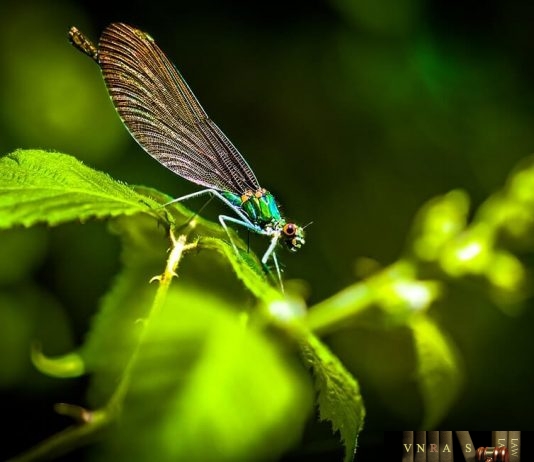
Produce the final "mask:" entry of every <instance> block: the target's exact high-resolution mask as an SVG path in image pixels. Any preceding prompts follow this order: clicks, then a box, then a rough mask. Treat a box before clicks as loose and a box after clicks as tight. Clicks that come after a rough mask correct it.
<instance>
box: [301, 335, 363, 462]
mask: <svg viewBox="0 0 534 462" xmlns="http://www.w3.org/2000/svg"><path fill="white" fill-rule="evenodd" d="M302 353H303V358H304V361H305V363H306V364H307V365H308V367H309V368H310V369H311V371H312V373H313V376H314V378H315V388H316V390H317V394H318V397H317V403H318V407H319V415H320V418H321V420H328V421H329V422H330V423H331V425H332V429H333V430H334V431H339V433H340V435H341V440H342V441H343V444H344V446H345V461H346V462H349V461H351V460H352V459H353V456H354V453H355V452H356V450H357V442H358V435H359V433H360V431H361V430H362V429H363V422H364V418H365V407H364V405H363V400H362V397H361V395H360V387H359V385H358V383H357V382H356V380H355V379H354V377H352V375H351V374H350V373H349V372H348V371H347V370H346V369H345V367H344V366H343V364H342V363H341V362H340V361H339V359H338V358H337V357H336V356H335V355H334V354H333V353H332V352H331V351H330V350H329V349H328V348H327V347H326V346H325V345H324V344H323V343H322V342H321V341H320V340H319V339H318V338H317V337H315V336H314V335H313V334H311V333H310V334H308V336H307V337H306V339H305V343H304V344H303V345H302Z"/></svg>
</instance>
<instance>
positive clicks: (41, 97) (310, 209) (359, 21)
mask: <svg viewBox="0 0 534 462" xmlns="http://www.w3.org/2000/svg"><path fill="white" fill-rule="evenodd" d="M533 8H534V6H533V5H532V4H529V3H528V2H523V1H510V2H498V1H489V2H484V3H483V4H482V3H480V2H475V1H467V2H445V1H429V2H420V1H416V0H401V1H396V0H378V1H377V0H366V1H350V0H331V1H295V2H282V1H271V2H231V1H201V2H181V1H176V2H167V1H165V2H160V1H151V2H146V1H131V2H128V3H127V4H122V3H119V2H116V3H111V2H103V1H92V2H85V1H82V2H80V1H66V0H65V1H47V2H36V1H35V2H32V1H29V2H23V3H21V2H11V1H5V0H4V1H3V2H2V3H1V5H0V63H1V72H0V101H1V103H0V152H1V153H8V152H11V151H13V150H14V149H16V148H43V149H51V150H57V151H60V152H65V153H68V154H71V155H74V156H76V157H77V158H79V159H82V160H83V161H84V162H85V163H87V164H88V165H90V166H92V167H94V168H98V169H101V170H104V171H107V172H109V173H110V174H111V175H112V176H113V177H114V178H117V179H120V180H123V181H126V182H128V183H133V184H145V185H148V186H152V187H155V188H157V189H159V190H161V191H164V192H167V193H168V194H170V195H172V196H180V195H182V194H185V193H188V192H192V191H195V190H196V189H197V188H196V186H195V185H192V184H190V183H188V182H186V181H183V180H181V179H180V178H176V177H175V176H174V175H172V174H171V173H170V172H167V171H166V170H165V169H164V168H162V167H161V166H160V165H158V164H157V163H156V162H155V161H153V160H152V159H151V158H150V157H149V156H147V155H146V154H144V153H143V152H142V151H141V149H140V148H138V147H137V145H136V144H135V142H134V141H133V140H132V139H131V138H130V137H129V135H128V133H127V131H126V130H125V129H124V128H123V127H122V125H121V123H120V121H119V119H118V117H117V116H116V114H115V112H114V110H113V108H112V105H111V103H110V101H109V99H108V97H107V94H106V91H105V89H104V84H103V82H102V79H101V78H100V75H99V71H98V68H97V66H95V65H94V63H92V62H91V60H89V59H87V58H86V57H84V56H83V55H81V54H80V53H78V52H77V51H76V50H74V49H73V48H72V47H71V46H70V45H69V43H68V41H67V30H68V28H69V27H70V26H72V25H76V26H77V27H78V28H79V29H81V30H82V31H84V32H85V33H86V34H87V35H88V36H89V37H92V38H93V39H94V40H95V41H97V39H98V36H99V34H100V32H101V30H102V29H103V28H104V27H105V26H106V25H107V24H109V23H110V22H114V21H122V22H127V23H130V24H132V25H135V26H137V27H139V28H140V29H142V30H145V31H147V32H149V33H150V34H151V35H152V36H153V37H154V38H155V39H156V41H157V43H158V44H159V46H160V47H161V48H162V49H163V50H164V51H165V52H166V54H167V55H168V56H169V57H170V59H171V60H172V61H173V62H174V63H175V64H176V65H177V67H178V68H179V69H180V71H181V72H182V74H183V75H184V76H185V78H186V79H187V81H188V83H189V84H190V86H191V87H192V88H193V91H194V92H195V94H196V95H197V97H198V98H199V100H200V102H201V103H202V105H203V106H204V108H205V109H206V111H207V112H208V114H210V116H211V117H212V118H213V119H214V120H215V121H216V122H217V124H218V125H219V126H220V127H221V128H222V129H223V130H224V132H225V133H226V134H227V135H228V137H229V138H230V139H231V140H232V141H233V142H234V144H235V145H236V146H237V147H238V149H239V150H240V151H241V153H242V154H243V155H244V156H245V158H246V159H247V161H248V162H249V163H250V164H251V166H252V167H253V169H254V171H255V173H256V175H257V177H258V178H259V180H260V182H261V183H262V185H263V186H264V187H267V188H268V189H270V190H271V191H272V192H273V193H275V194H276V196H277V198H278V199H279V201H280V202H281V204H282V207H283V212H284V214H285V215H286V216H287V217H289V218H291V219H293V220H295V221H296V222H298V223H301V224H306V223H308V222H310V221H313V224H312V225H311V226H310V227H309V228H307V244H306V246H305V247H304V248H303V249H302V250H301V251H300V252H299V253H298V254H295V255H287V254H286V255H282V256H281V257H280V258H281V260H282V261H283V263H284V265H285V274H286V277H287V278H295V279H299V280H302V281H303V284H304V285H305V286H306V287H307V292H308V303H309V304H310V305H313V304H314V303H316V302H318V301H320V300H322V299H324V298H325V297H327V296H329V295H332V294H334V293H335V292H337V291H338V290H341V289H342V288H343V287H345V286H347V285H349V284H351V283H353V282H354V281H356V280H357V270H356V268H357V264H356V262H357V258H358V257H367V258H370V259H373V260H376V261H377V262H379V263H380V264H381V265H387V264H389V263H392V262H394V261H395V260H397V259H398V258H399V256H400V255H401V253H402V251H403V248H404V245H405V242H406V239H407V235H408V233H409V230H410V226H411V223H412V220H413V217H414V215H415V213H416V211H417V210H418V209H419V208H420V207H421V205H422V204H423V203H424V202H425V201H427V200H428V199H430V198H432V197H434V196H436V195H440V194H443V193H446V192H448V191H450V190H452V189H455V188H462V189H464V190H466V191H467V192H468V194H469V195H470V197H471V198H472V202H473V207H476V206H477V204H479V203H481V202H482V201H483V200H484V199H485V198H486V197H487V196H488V195H489V194H490V193H492V192H493V191H495V190H496V189H498V188H499V187H501V186H502V185H503V183H504V181H505V179H506V177H507V175H508V173H509V172H510V170H511V169H512V168H513V167H514V166H515V165H516V164H517V162H518V161H519V160H520V159H522V158H524V157H526V156H527V155H529V154H531V153H532V152H533V148H534V131H533V130H532V127H534V107H533V102H534V89H533V88H534V87H533V78H534V67H533V64H532V63H533V60H532V54H533V51H534V28H532V23H533V22H532V21H533V19H534V11H533ZM210 210H211V212H210V211H208V215H209V213H212V216H216V214H217V211H218V209H217V207H216V206H213V207H211V208H210ZM259 244H261V245H263V242H262V241H261V240H260V241H259ZM117 252H118V244H117V242H116V241H115V240H114V239H113V238H112V237H110V236H108V234H107V233H106V230H105V228H104V227H103V226H102V225H100V224H98V223H96V224H95V223H89V224H86V225H85V226H83V227H80V226H75V225H69V226H62V227H60V228H57V229H54V230H52V231H51V232H48V231H47V230H45V229H41V228H39V229H34V230H31V231H27V232H21V233H6V234H5V235H4V236H3V238H2V242H0V256H2V257H3V258H1V262H0V266H1V268H0V284H1V286H0V289H2V290H1V292H0V297H1V298H0V317H1V318H0V322H1V325H2V326H6V327H2V330H3V331H4V330H5V332H3V333H5V335H4V336H3V338H2V340H0V357H1V359H0V361H2V362H3V364H2V369H1V370H2V372H0V387H1V388H0V392H1V393H2V400H1V402H0V412H2V415H3V416H5V418H7V419H8V420H9V421H10V426H11V427H12V432H10V434H9V437H8V438H7V439H6V440H5V441H4V442H3V447H2V448H1V450H0V456H2V455H3V454H13V453H15V452H17V451H18V450H19V449H21V448H26V447H28V446H29V445H30V444H33V443H35V442H37V441H39V440H40V439H41V438H42V437H44V436H46V435H49V434H50V433H51V432H52V431H53V430H54V429H55V428H62V427H63V426H64V425H66V423H67V422H66V421H65V420H62V419H61V418H58V417H57V418H56V417H53V416H52V413H51V411H50V410H51V405H52V403H54V402H57V401H66V402H80V401H81V400H82V399H83V398H80V396H83V391H84V389H85V385H84V383H80V382H76V383H75V384H73V383H71V382H58V381H57V380H52V379H46V378H43V377H41V376H40V375H38V374H37V373H36V372H34V371H33V369H32V367H31V365H30V364H29V361H28V359H27V352H28V345H29V342H30V341H31V340H32V339H33V338H36V337H37V338H42V339H45V340H44V341H47V342H48V343H46V344H47V351H48V352H50V354H54V353H57V354H59V353H65V352H67V351H69V350H70V349H72V348H73V347H74V346H75V345H78V344H79V343H80V342H81V341H82V339H83V335H84V333H85V332H86V330H87V325H88V322H89V320H90V318H91V316H92V314H93V313H94V312H95V306H96V303H97V302H98V300H99V297H100V296H101V295H102V294H103V293H105V291H106V289H107V287H108V284H109V280H110V277H111V275H112V274H114V272H116V271H117V269H118V260H117ZM525 258H526V259H527V260H528V258H529V256H528V254H527V256H526V257H525ZM73 268H76V271H74V270H73ZM80 271H81V272H82V273H83V275H84V277H80ZM30 276H31V277H33V279H34V280H35V281H36V282H35V285H34V286H31V287H32V288H31V289H28V287H29V286H28V285H27V280H28V278H29V277H30ZM4 289H5V290H4ZM26 299H27V300H29V301H31V300H34V299H35V300H36V299H38V300H39V306H38V307H36V306H34V307H33V308H27V307H26V308H23V306H26V305H27V306H33V305H32V304H31V303H30V302H28V303H27V304H26V305H24V304H23V303H22V302H21V300H22V301H24V300H26ZM530 304H531V303H530V302H529V301H527V302H525V304H524V308H525V309H524V310H523V311H522V312H521V313H520V314H518V315H517V316H515V317H513V316H509V315H507V314H505V313H503V312H502V311H500V310H499V307H498V306H496V304H495V303H493V302H492V301H491V299H489V298H488V297H485V294H484V293H482V291H478V290H477V289H476V288H475V289H472V288H471V287H467V288H466V287H463V286H462V287H456V288H455V289H453V290H452V291H451V293H450V294H449V295H448V298H447V299H446V301H445V302H444V303H443V305H442V306H440V307H438V308H437V309H436V315H435V316H436V319H438V320H439V322H440V323H441V325H442V326H443V328H444V329H445V330H446V331H447V332H448V335H450V337H451V339H452V340H453V341H454V342H455V343H456V345H457V346H458V348H459V351H460V352H461V356H462V358H463V360H464V362H465V364H464V368H465V371H466V381H465V393H463V394H462V397H461V399H460V400H459V402H458V403H457V405H456V407H455V408H453V409H452V410H451V413H450V415H449V416H448V417H447V418H446V419H445V421H444V422H442V425H441V426H442V427H455V428H458V427H459V426H462V425H463V426H464V427H469V428H475V429H480V430H487V429H488V428H496V427H503V426H514V427H515V428H521V429H526V428H528V427H531V426H532V424H531V422H532V418H531V415H532V412H533V411H534V405H533V400H532V399H531V397H530V395H531V393H530V390H531V389H532V386H533V385H534V376H533V372H532V371H533V368H532V367H531V366H532V361H533V352H534V341H533V336H532V335H531V326H532V321H533V316H532V314H531V311H532V310H529V309H528V308H529V305H530ZM19 305H20V309H19ZM343 335H345V337H347V336H349V337H350V336H353V335H355V333H354V332H352V331H350V330H348V331H346V332H344V333H343ZM378 338H379V340H380V342H381V343H386V344H387V342H389V341H390V339H389V338H387V337H378ZM327 340H329V341H330V342H331V344H332V345H333V346H334V349H335V351H336V353H338V354H339V355H340V356H341V357H342V359H343V360H344V361H345V362H346V363H347V364H348V365H349V367H350V369H351V371H352V372H353V373H354V375H355V376H356V377H358V379H359V380H360V383H361V385H362V392H363V395H364V399H366V406H367V409H368V419H367V427H366V431H365V432H364V434H363V435H362V438H361V453H360V454H361V458H360V460H362V461H366V460H376V459H371V458H369V457H372V454H375V450H376V449H377V448H379V447H381V445H382V437H381V431H382V430H384V429H398V430H402V429H406V428H415V426H416V425H417V422H418V421H419V418H420V414H419V411H420V410H419V409H418V408H417V406H416V405H414V412H413V413H409V412H406V407H404V408H403V410H402V412H400V411H399V409H390V408H388V406H386V405H384V403H383V401H382V397H381V396H380V392H377V391H376V389H375V388H374V386H373V380H371V379H370V378H369V377H366V375H365V374H362V373H359V371H358V365H359V364H360V362H359V361H369V362H374V361H376V359H375V356H374V350H373V349H372V348H369V347H368V348H366V349H365V350H363V351H362V350H359V349H357V348H356V347H355V346H354V344H351V343H350V342H349V343H347V342H346V341H345V342H339V341H338V340H339V339H337V338H335V336H334V337H332V338H329V339H327ZM336 345H338V346H337V348H336ZM351 345H352V346H351ZM376 348H377V349H378V348H380V345H376ZM394 350H395V351H396V354H398V355H402V351H403V350H402V348H399V349H397V348H395V349H394ZM362 358H363V359H362ZM392 360H395V358H392ZM379 367H381V368H387V367H388V364H387V361H385V363H381V364H380V366H379ZM386 376H387V374H386ZM399 400H404V396H401V395H399ZM314 432H317V435H319V436H317V441H318V443H317V447H318V448H319V449H317V451H318V453H319V454H325V453H326V454H336V451H339V450H340V449H339V447H338V446H337V442H336V439H335V438H330V436H329V434H328V427H326V426H325V427H321V426H319V427H318V428H314V429H312V430H310V434H311V435H314V434H315V433H314ZM321 445H322V446H321ZM325 448H326V449H325ZM321 451H324V452H321ZM295 457H297V456H295Z"/></svg>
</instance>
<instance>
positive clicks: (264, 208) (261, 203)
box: [221, 190, 285, 228]
mask: <svg viewBox="0 0 534 462" xmlns="http://www.w3.org/2000/svg"><path fill="white" fill-rule="evenodd" d="M221 194H222V195H223V196H224V197H225V198H226V199H228V200H229V201H230V203H231V204H232V205H233V206H235V207H239V208H240V209H241V210H242V211H243V213H244V214H245V215H246V216H247V217H248V218H249V219H250V221H251V222H252V223H254V224H255V225H257V226H259V227H260V228H263V227H264V226H265V225H268V224H273V223H277V224H280V223H282V224H283V223H285V220H284V219H283V218H282V215H280V211H279V210H278V205H277V203H276V199H275V198H274V196H273V195H272V194H271V193H270V192H267V191H265V190H263V191H262V190H258V191H256V192H255V193H253V192H252V191H249V192H247V193H245V194H243V195H242V196H238V195H237V194H234V193H231V192H228V191H221Z"/></svg>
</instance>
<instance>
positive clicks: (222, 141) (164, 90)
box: [69, 23, 304, 283]
mask: <svg viewBox="0 0 534 462" xmlns="http://www.w3.org/2000/svg"><path fill="white" fill-rule="evenodd" d="M69 37H70V40H71V42H72V43H73V45H74V46H75V47H76V48H78V49H79V50H81V51H82V52H83V53H85V54H86V55H88V56H90V57H91V58H92V59H93V60H94V61H96V62H97V64H98V65H99V66H100V69H101V70H102V75H103V77H104V80H105V82H106V86H107V88H108V91H109V94H110V96H111V100H112V101H113V104H114V105H115V108H116V110H117V112H118V113H119V115H120V117H121V119H122V121H123V122H124V124H125V125H126V127H127V128H128V130H129V131H130V133H131V135H132V136H133V137H134V138H135V140H136V141H137V142H138V143H139V144H140V145H141V147H142V148H143V149H144V150H145V151H146V152H147V153H148V154H150V155H151V156H152V157H153V158H154V159H156V160H157V161H158V162H160V163H161V164H162V165H164V166H165V167H167V168H168V169H169V170H171V171H172V172H174V173H176V174H177V175H179V176H181V177H183V178H186V179H188V180H189V181H192V182H193V183H196V184H198V185H200V186H204V187H205V188H207V189H203V190H201V191H197V192H195V193H192V194H188V195H186V196H183V197H179V198H177V199H174V200H173V201H172V202H179V201H183V200H186V199H191V198H193V197H197V196H201V195H205V194H208V195H211V196H214V197H217V198H218V199H220V200H221V201H222V202H224V203H225V204H226V205H228V206H229V207H230V208H231V209H232V210H233V211H234V212H235V214H236V217H230V216H227V215H220V216H219V221H220V223H221V225H222V227H223V228H224V230H225V231H226V233H227V235H228V238H229V240H230V242H231V244H232V246H233V248H234V250H235V251H236V253H237V247H236V245H235V243H234V242H233V240H232V238H231V236H230V233H229V231H228V227H227V223H234V224H237V225H241V226H243V227H245V228H246V229H248V230H250V231H252V232H255V233H258V234H262V235H264V236H267V237H269V238H270V244H269V247H268V248H267V250H266V251H265V253H264V255H263V257H262V259H261V261H262V264H263V265H265V266H267V263H268V261H269V259H272V261H273V263H274V266H275V268H276V272H277V275H278V279H279V281H280V283H281V282H282V279H281V274H280V266H279V264H278V259H277V257H276V248H277V246H278V244H279V243H283V244H284V245H285V247H286V248H288V249H289V250H290V251H292V252H294V251H296V250H298V249H299V248H300V247H301V246H302V245H303V244H304V229H303V227H302V226H299V225H296V224H295V223H291V222H288V221H286V219H285V218H284V217H283V216H282V214H281V213H280V210H279V207H278V204H277V202H276V200H275V198H274V196H273V195H272V194H271V193H270V192H268V191H267V190H266V189H264V188H262V187H261V186H260V184H259V183H258V180H257V179H256V176H255V175H254V173H253V172H252V170H251V168H250V167H249V165H248V164H247V162H246V161H245V159H244V158H243V157H242V156H241V154H240V153H239V151H238V150H237V149H236V148H235V147H234V145H233V144H232V143H231V142H230V140H229V139H228V138H227V137H226V136H225V135H224V133H223V132H222V131H221V130H220V129H219V127H218V126H217V125H215V123H214V122H213V121H212V120H211V119H210V118H209V117H208V115H207V114H206V112H205V111H204V109H203V108H202V106H201V105H200V103H199V102H198V100H197V99H196V97H195V95H194V94H193V92H192V91H191V89H190V88H189V86H188V85H187V83H186V82H185V80H184V78H183V77H182V76H181V74H180V72H179V71H178V70H177V69H176V68H175V67H174V65H173V64H172V63H171V62H170V61H169V60H168V59H167V57H166V56H165V54H164V53H163V52H162V51H161V50H160V48H159V47H158V46H157V45H156V44H155V42H154V39H153V38H152V37H150V35H148V34H146V33H145V32H142V31H140V30H138V29H135V28H134V27H131V26H128V25H126V24H122V23H115V24H111V25H110V26H108V27H107V28H106V29H105V30H104V32H103V33H102V35H101V37H100V42H99V44H98V48H97V47H95V46H94V45H93V44H92V43H91V41H90V40H88V39H87V38H86V37H85V36H84V35H83V34H82V33H81V32H80V31H79V30H78V29H76V28H75V27H72V28H71V29H70V31H69ZM172 202H171V203H172Z"/></svg>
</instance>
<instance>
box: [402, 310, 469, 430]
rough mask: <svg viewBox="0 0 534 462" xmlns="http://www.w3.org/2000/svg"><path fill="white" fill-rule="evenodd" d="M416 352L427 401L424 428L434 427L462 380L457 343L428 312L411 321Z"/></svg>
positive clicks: (442, 415) (416, 316)
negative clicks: (453, 341) (428, 315)
mask: <svg viewBox="0 0 534 462" xmlns="http://www.w3.org/2000/svg"><path fill="white" fill-rule="evenodd" d="M410 327H411V329H412V332H413V338H414V347H415V354H416V368H417V380H418V382H419V389H420V392H421V396H422V399H423V404H424V418H423V422H422V424H421V428H433V427H434V426H435V425H436V424H437V423H438V422H440V420H441V419H442V418H443V417H444V416H445V415H446V413H447V412H448V410H449V409H450V407H451V405H452V403H453V402H454V400H455V399H456V398H457V397H458V393H459V391H460V386H461V384H462V373H461V370H460V367H459V358H458V355H457V352H456V350H455V348H454V345H452V344H451V342H450V340H449V339H447V337H446V335H445V334H444V333H443V332H442V331H441V329H440V328H439V327H438V326H437V325H436V324H434V323H433V322H432V321H431V320H430V319H429V318H428V317H427V316H424V315H415V316H414V317H413V319H412V321H411V322H410Z"/></svg>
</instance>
